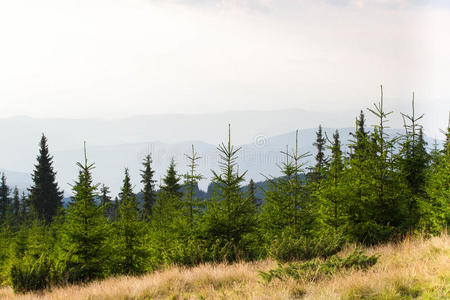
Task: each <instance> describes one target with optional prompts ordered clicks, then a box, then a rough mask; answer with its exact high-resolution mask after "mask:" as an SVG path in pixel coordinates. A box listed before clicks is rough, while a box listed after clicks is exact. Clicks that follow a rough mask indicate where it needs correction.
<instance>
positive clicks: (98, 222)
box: [61, 146, 107, 282]
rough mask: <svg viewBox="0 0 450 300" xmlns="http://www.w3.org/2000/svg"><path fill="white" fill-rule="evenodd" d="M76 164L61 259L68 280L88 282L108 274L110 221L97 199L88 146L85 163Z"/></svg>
mask: <svg viewBox="0 0 450 300" xmlns="http://www.w3.org/2000/svg"><path fill="white" fill-rule="evenodd" d="M77 165H78V167H79V168H80V172H79V177H78V181H77V182H76V183H75V185H74V186H73V193H74V196H73V202H72V204H71V205H70V207H69V208H68V211H67V216H66V220H65V223H64V227H63V228H64V230H63V231H62V235H63V238H62V239H63V242H62V245H61V246H62V250H63V251H62V255H63V258H62V260H63V262H65V266H66V272H67V276H68V280H69V282H87V281H90V280H94V279H97V278H102V277H103V276H104V274H105V259H106V257H107V252H106V248H105V246H106V244H105V238H106V236H107V228H106V223H107V222H106V219H105V217H104V215H103V208H102V207H101V206H99V205H97V203H96V201H95V200H96V197H98V195H97V189H98V184H97V185H94V184H93V180H92V170H93V169H94V164H90V163H88V160H87V157H86V146H85V159H84V162H83V163H77Z"/></svg>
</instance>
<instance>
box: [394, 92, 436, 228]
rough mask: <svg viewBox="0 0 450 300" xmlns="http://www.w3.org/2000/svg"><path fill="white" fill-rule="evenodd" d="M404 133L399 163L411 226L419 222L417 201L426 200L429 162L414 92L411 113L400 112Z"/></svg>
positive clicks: (409, 225) (421, 116) (408, 223)
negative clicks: (404, 183)
mask: <svg viewBox="0 0 450 300" xmlns="http://www.w3.org/2000/svg"><path fill="white" fill-rule="evenodd" d="M402 116H403V120H404V127H405V134H404V136H403V142H402V145H401V151H400V157H399V165H400V171H401V172H402V176H403V177H404V179H405V180H406V183H407V185H408V189H409V193H410V195H409V196H408V197H407V207H408V208H407V209H408V215H409V218H408V221H407V222H406V223H407V224H406V226H407V227H409V228H412V227H414V226H416V224H417V223H418V222H419V218H420V216H419V214H420V212H419V202H420V201H426V200H425V199H423V198H424V196H425V180H426V173H427V169H428V164H429V155H428V153H427V151H426V142H425V140H424V138H423V131H422V126H421V125H420V124H419V123H418V121H419V120H420V119H422V118H423V115H420V116H416V114H415V106H414V93H413V99H412V114H411V115H407V114H402Z"/></svg>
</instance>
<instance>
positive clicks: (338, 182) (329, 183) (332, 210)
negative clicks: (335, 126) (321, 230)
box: [319, 130, 345, 231]
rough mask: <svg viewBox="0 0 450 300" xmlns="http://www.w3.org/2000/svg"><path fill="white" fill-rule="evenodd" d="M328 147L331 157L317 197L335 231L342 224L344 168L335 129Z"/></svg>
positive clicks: (327, 221)
mask: <svg viewBox="0 0 450 300" xmlns="http://www.w3.org/2000/svg"><path fill="white" fill-rule="evenodd" d="M330 149H331V159H330V163H329V167H328V171H327V173H326V182H325V184H323V185H322V186H321V189H320V192H319V194H320V196H319V198H321V200H322V201H323V213H324V215H325V222H326V223H327V225H329V226H331V227H333V228H334V230H335V231H336V230H337V229H338V227H340V226H341V225H343V223H342V217H343V216H342V214H343V212H342V211H343V208H342V207H343V205H344V203H343V202H344V199H345V197H344V196H343V191H342V190H343V189H342V172H343V170H344V162H343V157H342V150H341V141H340V139H339V132H338V131H337V130H336V132H335V133H334V134H333V140H332V141H331V146H330Z"/></svg>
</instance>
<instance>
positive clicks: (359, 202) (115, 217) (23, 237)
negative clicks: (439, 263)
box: [0, 89, 450, 293]
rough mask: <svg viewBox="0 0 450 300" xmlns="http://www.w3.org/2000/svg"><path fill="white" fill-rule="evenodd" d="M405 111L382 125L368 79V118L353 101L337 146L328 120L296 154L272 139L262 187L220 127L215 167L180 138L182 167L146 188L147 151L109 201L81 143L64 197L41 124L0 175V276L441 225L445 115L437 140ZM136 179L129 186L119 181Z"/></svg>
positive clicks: (310, 247) (329, 243) (340, 241)
mask: <svg viewBox="0 0 450 300" xmlns="http://www.w3.org/2000/svg"><path fill="white" fill-rule="evenodd" d="M414 110H415V109H414V98H413V101H412V112H411V113H404V114H401V116H402V117H403V120H404V133H403V134H402V135H398V136H389V135H388V134H387V132H386V130H387V128H389V127H388V124H389V118H390V117H391V114H392V112H390V111H386V110H385V108H384V101H383V91H382V89H381V97H380V101H379V102H378V103H375V104H373V106H372V107H371V108H369V109H367V111H366V114H367V113H368V114H372V115H373V116H375V117H376V119H377V123H376V124H366V117H365V112H364V111H363V110H361V113H360V115H359V116H357V117H356V122H355V130H354V133H353V134H352V136H351V140H350V141H349V148H348V151H345V150H346V149H343V146H342V144H341V142H342V138H341V137H340V135H339V131H338V130H336V132H335V133H334V134H333V136H331V137H328V136H327V135H326V134H324V132H323V131H322V127H321V126H320V125H319V127H318V129H317V133H316V134H317V138H316V141H315V143H314V146H315V149H316V151H315V153H312V154H310V153H299V151H298V148H299V147H298V145H299V143H300V142H301V136H297V139H296V140H294V141H292V145H291V146H289V147H286V149H280V151H281V153H282V155H283V157H284V160H283V162H282V163H281V164H280V165H279V168H280V171H281V173H282V176H279V177H272V176H270V175H267V177H266V182H265V184H264V189H263V190H262V191H257V189H258V188H261V187H257V186H256V184H255V183H254V182H253V181H252V180H250V181H249V182H250V183H249V185H248V186H247V187H246V188H243V187H244V183H245V182H246V180H247V178H246V172H245V170H241V169H239V166H238V164H237V163H236V159H237V157H238V156H239V150H240V148H239V147H237V146H234V145H233V144H232V135H231V128H230V127H229V135H228V137H227V138H226V141H225V142H223V143H222V144H220V145H218V147H217V151H218V155H219V159H220V168H219V169H218V170H212V171H211V172H212V173H211V174H199V172H198V171H197V166H198V164H199V162H200V161H201V159H202V158H201V157H200V156H199V154H198V153H197V152H196V151H195V149H194V147H193V146H192V151H191V152H190V153H187V154H186V156H185V158H186V164H187V165H188V166H189V172H187V173H186V174H179V173H178V171H177V167H176V165H175V162H174V161H172V163H171V164H170V165H169V166H168V168H167V171H166V175H165V177H164V178H163V180H162V183H161V185H160V186H159V187H158V186H157V184H156V180H155V179H154V176H153V174H154V169H153V166H152V156H151V153H149V154H148V155H147V156H145V157H143V158H142V170H141V177H140V178H130V175H129V172H128V170H127V169H125V170H124V179H123V185H122V187H121V192H120V193H119V195H118V197H116V198H115V199H113V198H112V197H111V195H110V192H109V187H108V186H105V185H103V184H98V183H97V182H96V180H95V178H93V176H92V171H93V169H94V168H95V163H94V162H91V161H89V160H88V155H87V153H88V151H87V150H88V149H87V150H86V144H85V152H84V154H85V157H84V160H83V161H81V162H78V163H77V166H78V169H79V173H78V178H76V179H75V180H74V183H73V186H72V188H73V190H72V197H71V200H70V202H69V203H67V204H66V205H65V204H64V203H63V192H62V191H61V189H60V188H59V186H58V183H57V182H56V178H55V175H56V171H57V170H54V168H53V158H52V155H51V153H50V150H49V141H47V138H46V137H45V136H44V135H42V138H41V141H40V144H39V154H38V156H37V161H36V165H35V166H34V172H33V173H32V180H33V185H32V186H31V187H30V188H29V190H28V191H27V192H23V193H22V194H20V192H19V190H18V189H17V188H12V187H10V186H8V183H7V178H6V177H5V176H4V175H3V176H2V177H1V182H0V284H1V285H9V286H11V287H12V288H13V289H14V291H15V292H16V293H24V292H28V291H36V290H43V289H48V288H51V287H53V286H64V285H68V284H77V283H87V282H90V281H93V280H98V279H105V278H108V277H111V276H117V275H140V274H144V273H148V272H152V271H156V270H159V269H161V268H163V267H165V266H170V265H177V266H196V265H199V264H202V263H205V262H213V263H215V262H218V263H219V262H220V263H221V262H226V263H233V262H242V261H256V260H260V259H264V258H266V257H271V258H274V259H276V260H277V261H280V262H290V261H298V260H308V259H313V258H316V257H329V256H331V255H333V254H335V253H337V252H339V251H340V250H341V249H342V248H343V247H344V246H345V245H346V244H347V243H356V244H361V245H377V244H383V243H386V242H389V241H395V240H401V239H402V238H403V237H405V236H406V235H408V234H414V233H420V234H425V235H428V236H432V235H438V234H440V233H441V232H443V231H445V230H447V228H448V225H449V223H450V205H449V204H450V124H449V126H448V128H446V130H443V131H442V133H443V140H444V141H443V143H442V144H438V143H437V142H436V143H435V144H434V145H427V143H426V142H425V140H424V133H423V127H422V125H421V119H422V117H423V115H417V114H416V113H415V111H414ZM318 123H319V122H318ZM117 159H120V157H118V158H117ZM308 161H310V162H311V163H310V164H309V165H308V166H307V164H306V163H307V162H308ZM203 178H211V182H212V186H213V193H212V195H211V196H209V197H206V198H205V197H199V195H198V192H197V191H198V182H199V181H200V180H201V179H203ZM138 180H139V181H140V182H141V183H142V186H143V188H142V190H140V191H136V190H133V189H134V188H133V187H134V185H133V181H138ZM259 195H262V197H260V196H259Z"/></svg>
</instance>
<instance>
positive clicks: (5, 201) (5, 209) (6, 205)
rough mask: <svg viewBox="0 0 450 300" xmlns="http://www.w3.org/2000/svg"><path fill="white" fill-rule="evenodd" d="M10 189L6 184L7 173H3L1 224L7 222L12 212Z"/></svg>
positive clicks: (0, 204)
mask: <svg viewBox="0 0 450 300" xmlns="http://www.w3.org/2000/svg"><path fill="white" fill-rule="evenodd" d="M9 194H10V189H9V187H8V185H7V184H6V176H5V173H2V176H1V180H0V224H1V223H3V222H5V221H6V219H7V218H8V217H9V215H10V212H11V203H10V202H11V199H10V198H9Z"/></svg>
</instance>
